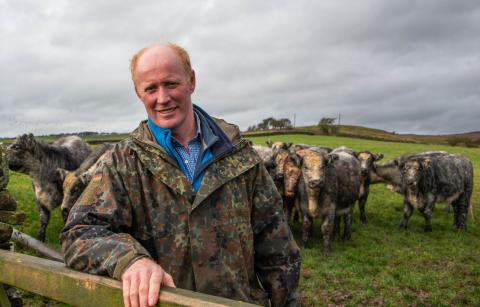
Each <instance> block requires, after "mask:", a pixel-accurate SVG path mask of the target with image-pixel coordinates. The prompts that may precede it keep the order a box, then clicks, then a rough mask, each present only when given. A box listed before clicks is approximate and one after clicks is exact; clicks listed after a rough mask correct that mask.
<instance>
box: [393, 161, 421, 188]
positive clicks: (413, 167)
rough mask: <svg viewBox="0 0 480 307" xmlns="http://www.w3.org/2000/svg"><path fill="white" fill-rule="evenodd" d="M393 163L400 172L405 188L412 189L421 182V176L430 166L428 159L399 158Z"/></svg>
mask: <svg viewBox="0 0 480 307" xmlns="http://www.w3.org/2000/svg"><path fill="white" fill-rule="evenodd" d="M395 164H396V165H397V167H398V168H399V169H400V171H401V173H402V178H403V183H404V184H405V186H406V187H407V188H410V189H414V188H416V187H418V186H419V184H421V182H422V177H423V176H424V175H425V174H426V172H427V171H428V170H429V168H430V159H428V158H425V159H421V158H416V159H407V160H405V159H399V160H395Z"/></svg>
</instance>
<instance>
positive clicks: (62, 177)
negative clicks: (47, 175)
mask: <svg viewBox="0 0 480 307" xmlns="http://www.w3.org/2000/svg"><path fill="white" fill-rule="evenodd" d="M55 172H56V173H57V175H58V177H59V178H60V181H62V182H63V181H64V180H65V177H66V176H67V170H64V169H63V168H57V169H56V170H55Z"/></svg>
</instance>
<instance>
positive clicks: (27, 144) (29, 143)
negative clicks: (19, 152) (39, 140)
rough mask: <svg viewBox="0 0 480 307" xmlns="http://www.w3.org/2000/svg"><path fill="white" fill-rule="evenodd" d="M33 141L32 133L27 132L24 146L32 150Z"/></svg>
mask: <svg viewBox="0 0 480 307" xmlns="http://www.w3.org/2000/svg"><path fill="white" fill-rule="evenodd" d="M35 142H36V141H35V137H34V136H33V134H31V133H29V134H28V135H27V137H26V139H25V147H26V148H27V149H28V150H33V148H34V147H35Z"/></svg>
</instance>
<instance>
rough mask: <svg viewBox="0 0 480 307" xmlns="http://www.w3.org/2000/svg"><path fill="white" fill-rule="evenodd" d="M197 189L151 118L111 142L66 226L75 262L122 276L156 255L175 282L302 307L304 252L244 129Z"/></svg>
mask: <svg viewBox="0 0 480 307" xmlns="http://www.w3.org/2000/svg"><path fill="white" fill-rule="evenodd" d="M217 124H218V125H219V126H220V127H221V128H222V130H223V131H224V132H225V134H226V135H227V136H228V137H229V138H230V139H231V141H232V144H233V145H234V149H233V151H231V152H230V153H229V154H227V155H225V156H223V157H215V158H214V161H213V163H212V164H210V165H209V166H208V167H207V168H206V169H205V176H204V178H203V181H202V183H201V186H200V188H199V190H198V192H197V193H195V191H194V190H193V188H192V186H191V184H190V183H189V182H188V180H187V178H186V177H185V176H184V175H183V174H182V172H181V170H180V169H179V168H178V167H177V164H176V162H175V160H174V159H173V158H171V157H170V156H169V155H168V154H167V153H166V152H165V151H164V150H163V148H161V147H160V146H159V145H158V144H157V143H156V142H155V141H153V137H152V135H151V132H150V130H149V128H148V125H147V124H146V122H143V123H141V125H140V127H139V128H137V130H135V131H134V132H133V133H132V134H131V135H130V137H129V138H127V139H126V140H124V141H122V142H120V143H119V144H117V145H116V147H115V148H114V150H113V152H112V154H111V156H110V157H109V158H108V159H106V160H105V161H103V165H102V166H101V167H99V169H98V170H97V172H96V174H95V175H94V177H93V178H92V181H91V182H90V184H89V185H88V187H87V188H86V190H85V191H84V193H83V194H82V196H81V197H80V198H79V200H78V201H77V202H76V204H75V205H74V206H73V208H72V210H71V212H70V215H69V219H68V221H67V224H66V225H65V228H64V229H63V230H62V235H61V240H62V250H63V253H64V255H65V262H66V264H67V265H68V266H69V267H72V268H74V269H77V270H82V271H85V272H89V273H93V274H102V275H108V276H111V277H113V278H116V279H121V275H122V273H123V272H124V270H125V269H126V268H127V267H128V266H129V265H130V264H131V263H132V262H133V261H134V260H136V259H138V258H139V257H151V258H153V259H154V260H155V261H157V262H158V263H159V264H160V265H161V266H162V268H163V269H164V270H165V271H167V272H168V273H170V274H171V275H172V277H173V279H174V281H175V284H176V286H177V287H179V288H184V289H190V290H194V291H198V292H202V293H207V294H212V295H217V296H223V297H228V298H232V299H238V300H242V301H247V302H252V303H257V304H262V305H268V299H270V302H271V304H272V305H273V306H282V305H285V306H286V305H288V306H294V305H297V304H298V302H297V285H298V280H299V273H300V253H299V249H298V247H297V244H296V243H295V241H294V239H293V237H292V234H291V231H290V228H289V226H288V224H287V222H286V221H285V218H284V215H283V211H282V203H281V197H280V195H279V194H278V192H277V191H276V189H275V185H274V183H273V181H272V179H271V177H270V176H269V175H268V174H267V171H266V169H265V167H264V165H263V163H260V161H261V160H260V158H259V157H258V155H257V154H256V152H255V151H254V150H253V149H252V148H251V146H250V145H248V143H247V142H246V141H244V140H242V139H241V138H240V135H239V132H238V129H237V128H236V127H235V126H233V125H229V124H226V123H225V122H223V121H218V122H217Z"/></svg>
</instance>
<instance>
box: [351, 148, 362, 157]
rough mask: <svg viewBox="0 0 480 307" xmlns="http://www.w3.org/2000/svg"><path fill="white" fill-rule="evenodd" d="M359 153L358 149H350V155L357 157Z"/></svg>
mask: <svg viewBox="0 0 480 307" xmlns="http://www.w3.org/2000/svg"><path fill="white" fill-rule="evenodd" d="M359 154H360V153H359V152H358V151H355V150H352V155H353V156H354V157H355V158H358V155H359Z"/></svg>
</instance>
